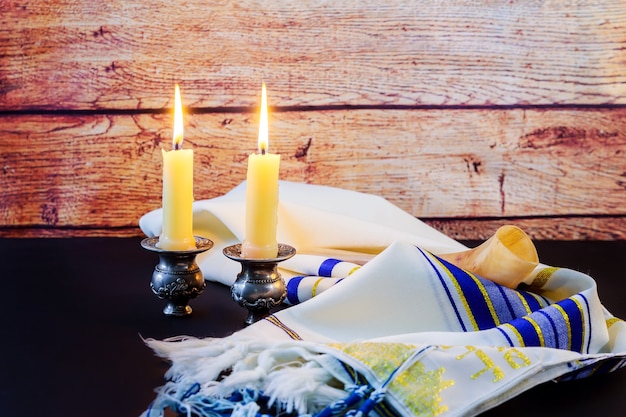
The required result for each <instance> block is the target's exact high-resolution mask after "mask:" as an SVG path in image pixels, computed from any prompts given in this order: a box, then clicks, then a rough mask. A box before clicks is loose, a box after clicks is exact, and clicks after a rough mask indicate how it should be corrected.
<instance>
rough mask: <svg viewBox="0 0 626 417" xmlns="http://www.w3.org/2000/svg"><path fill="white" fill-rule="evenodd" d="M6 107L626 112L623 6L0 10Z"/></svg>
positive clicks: (419, 1)
mask: <svg viewBox="0 0 626 417" xmlns="http://www.w3.org/2000/svg"><path fill="white" fill-rule="evenodd" d="M0 15H2V18H1V19H2V25H0V111H2V110H4V111H16V110H30V111H32V110H59V109H65V110H76V109H79V110H85V109H87V110H101V109H161V108H164V107H169V106H171V101H170V96H171V94H170V91H171V89H172V85H173V84H174V82H179V83H180V84H181V88H182V91H183V94H184V95H185V97H186V100H187V103H188V105H189V106H190V107H195V108H219V107H240V106H244V107H247V106H253V105H255V104H256V96H257V95H258V91H259V86H260V84H261V81H265V82H266V83H267V84H268V86H269V88H270V92H271V95H272V103H273V105H275V106H282V107H285V106H287V107H301V106H389V105H408V106H414V105H419V106H510V105H553V104H584V105H590V104H593V105H611V104H622V105H623V104H626V71H624V66H625V64H626V47H625V45H626V36H625V35H624V34H625V33H626V8H625V7H624V2H623V0H604V1H602V2H588V1H574V0H570V1H560V0H545V1H509V0H506V1H505V0H490V1H478V2H477V1H470V0H462V1H455V2H432V1H429V0H411V1H406V0H391V1H385V2H382V3H381V2H380V1H378V0H367V1H360V2H353V1H348V0H332V1H330V0H328V1H324V0H303V1H299V2H272V1H263V0H241V1H237V2H230V1H211V2H206V1H200V0H192V1H186V2H183V3H181V2H171V1H164V0H156V1H152V2H149V3H145V2H125V1H121V0H115V1H107V2H87V1H77V0H54V1H49V0H46V1H44V0H35V1H30V2H17V1H16V2H9V1H6V2H1V3H0Z"/></svg>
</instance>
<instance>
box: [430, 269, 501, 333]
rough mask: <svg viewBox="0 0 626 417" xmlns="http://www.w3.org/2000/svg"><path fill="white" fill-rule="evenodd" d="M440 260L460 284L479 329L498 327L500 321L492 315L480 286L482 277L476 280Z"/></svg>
mask: <svg viewBox="0 0 626 417" xmlns="http://www.w3.org/2000/svg"><path fill="white" fill-rule="evenodd" d="M439 261H440V262H441V263H442V264H443V265H444V266H445V267H446V268H447V269H448V270H449V271H450V272H451V273H452V275H453V276H454V278H455V279H456V281H457V283H458V284H459V287H460V288H461V291H462V293H463V296H464V297H465V299H466V300H467V304H468V306H469V308H470V311H471V314H472V315H473V316H474V320H475V321H476V325H477V326H478V329H479V330H485V329H491V328H494V327H496V326H497V325H498V324H499V323H496V321H495V320H494V317H493V316H492V315H491V311H490V309H489V305H488V304H487V301H486V300H485V296H484V295H483V292H482V291H481V288H480V286H481V285H484V283H483V282H482V281H481V280H480V279H479V280H478V281H479V282H476V281H475V280H474V278H472V276H471V275H469V274H468V273H467V272H466V271H464V270H463V269H461V268H459V267H458V266H456V265H453V264H451V263H450V262H447V261H446V260H444V259H439ZM489 283H491V282H489ZM490 298H491V297H490Z"/></svg>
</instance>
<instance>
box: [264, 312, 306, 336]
mask: <svg viewBox="0 0 626 417" xmlns="http://www.w3.org/2000/svg"><path fill="white" fill-rule="evenodd" d="M265 320H267V321H269V322H270V323H272V324H273V325H274V326H276V327H278V328H279V329H282V330H283V331H284V332H285V333H287V334H288V335H289V337H291V338H292V339H294V340H302V337H300V335H299V334H298V333H297V332H295V331H294V330H292V329H290V328H289V327H287V326H285V324H284V323H283V322H282V321H280V320H278V318H277V317H276V316H274V315H273V314H272V315H270V316H267V317H265Z"/></svg>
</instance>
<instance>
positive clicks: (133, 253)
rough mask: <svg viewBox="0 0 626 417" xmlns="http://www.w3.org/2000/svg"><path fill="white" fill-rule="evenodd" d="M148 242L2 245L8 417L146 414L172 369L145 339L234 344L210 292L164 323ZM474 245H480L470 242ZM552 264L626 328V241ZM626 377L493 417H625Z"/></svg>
mask: <svg viewBox="0 0 626 417" xmlns="http://www.w3.org/2000/svg"><path fill="white" fill-rule="evenodd" d="M140 240H141V239H140V238H68V239H0V283H1V284H2V287H1V288H2V289H3V291H2V295H3V296H2V298H1V299H2V304H1V305H2V306H4V307H2V310H3V311H2V314H0V329H1V332H2V333H1V337H2V344H1V345H0V346H1V348H0V364H1V366H0V416H47V417H48V416H49V417H53V416H64V417H72V416H90V417H99V416H107V417H110V416H139V415H140V414H141V413H142V412H143V410H144V409H145V408H146V407H147V406H148V404H149V403H150V401H152V400H153V399H154V396H155V394H154V389H155V388H157V387H158V386H160V385H162V384H163V382H164V373H165V371H166V370H167V369H168V364H167V363H166V362H164V361H163V360H161V359H159V358H157V357H156V356H155V355H154V354H153V352H152V351H151V350H150V349H148V348H147V347H146V346H145V344H144V342H143V341H142V337H144V338H157V339H162V338H166V337H170V336H179V335H192V336H197V337H208V336H211V337H221V336H226V335H228V334H230V333H232V332H234V331H236V330H239V329H240V328H242V327H243V323H244V320H245V317H246V312H245V311H244V310H243V309H242V308H241V307H239V306H238V305H237V304H235V302H233V301H232V300H231V298H230V290H229V288H228V287H226V286H223V285H220V284H214V283H209V284H208V286H207V288H206V289H205V291H204V292H203V293H202V295H201V296H200V297H199V298H197V299H195V300H193V301H191V303H190V304H191V306H192V307H193V309H194V312H193V314H192V316H191V317H188V318H183V319H180V318H170V317H166V316H165V315H164V314H163V313H162V308H163V306H164V302H163V301H161V300H159V299H158V298H157V297H156V296H155V295H153V294H152V292H151V290H150V288H149V283H150V277H151V274H152V270H153V268H154V266H155V264H156V262H157V261H158V258H157V257H156V255H155V254H154V253H150V252H147V251H145V250H143V249H142V248H141V246H140V244H139V242H140ZM467 243H469V244H470V245H472V244H473V242H467ZM536 244H537V250H538V252H539V255H540V259H541V261H542V262H544V263H547V264H550V265H555V266H564V267H569V268H572V269H576V270H579V271H582V272H585V273H588V274H590V275H591V276H592V277H594V278H595V279H596V281H597V283H598V291H599V294H600V299H601V300H602V302H603V304H604V305H605V307H607V308H608V309H609V311H611V312H612V313H613V314H615V315H617V316H618V317H621V318H626V277H625V276H624V271H626V241H613V242H536ZM623 410H626V370H618V371H616V372H614V373H612V374H609V375H604V376H597V377H591V378H588V379H585V380H580V381H571V382H560V383H552V382H548V383H545V384H542V385H539V386H537V387H535V388H533V389H531V390H529V391H527V392H525V393H523V394H521V395H519V396H518V397H516V398H514V399H512V400H510V401H508V402H507V403H505V404H503V405H501V406H499V407H497V408H495V409H492V410H490V411H488V412H487V413H485V414H484V415H486V416H500V415H505V414H506V415H509V416H526V415H537V416H542V415H550V416H572V415H577V416H586V415H591V414H595V415H602V416H618V415H619V416H621V415H623V413H624V411H623Z"/></svg>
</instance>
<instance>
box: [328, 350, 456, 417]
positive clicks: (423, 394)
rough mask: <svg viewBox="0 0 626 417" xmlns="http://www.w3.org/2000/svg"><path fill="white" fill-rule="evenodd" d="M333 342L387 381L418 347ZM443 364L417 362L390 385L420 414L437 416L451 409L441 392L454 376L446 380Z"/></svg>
mask: <svg viewBox="0 0 626 417" xmlns="http://www.w3.org/2000/svg"><path fill="white" fill-rule="evenodd" d="M330 346H332V347H334V348H336V349H339V350H341V351H342V352H344V353H346V354H347V355H350V356H351V357H353V358H355V359H357V360H358V361H360V362H361V363H363V364H364V365H366V366H367V367H368V368H369V369H371V371H372V372H373V373H374V375H376V377H377V378H378V379H379V381H385V380H386V379H387V378H388V377H389V375H390V374H391V373H392V372H393V371H394V370H395V369H397V368H398V367H399V366H400V365H401V364H402V363H403V362H404V361H405V360H407V358H409V357H410V356H411V355H412V354H413V353H414V352H415V349H416V346H414V345H409V344H403V343H371V342H365V343H353V344H331V345H330ZM444 372H445V369H444V368H438V369H434V370H431V371H427V370H426V368H425V366H424V364H423V363H421V362H420V361H417V362H415V363H414V364H412V365H411V366H410V367H409V368H407V369H406V370H405V371H404V372H402V373H401V374H400V375H397V376H396V377H395V379H394V380H393V382H392V383H391V384H390V385H389V386H388V389H389V390H391V391H393V392H394V394H395V395H396V396H397V397H398V398H399V399H401V400H402V401H403V402H404V404H405V405H406V406H407V407H408V408H409V409H410V410H411V411H412V412H413V413H414V415H419V416H437V415H439V414H441V413H443V412H445V411H447V410H448V407H447V406H446V405H445V404H441V396H440V394H441V392H442V391H443V390H445V389H447V388H449V387H451V386H453V385H454V380H444V379H443V374H444Z"/></svg>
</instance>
